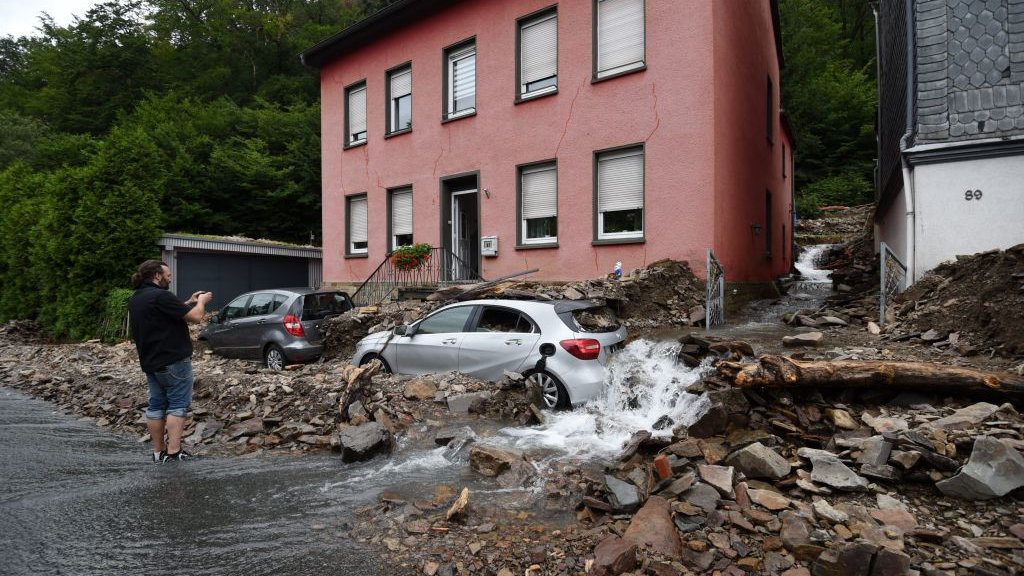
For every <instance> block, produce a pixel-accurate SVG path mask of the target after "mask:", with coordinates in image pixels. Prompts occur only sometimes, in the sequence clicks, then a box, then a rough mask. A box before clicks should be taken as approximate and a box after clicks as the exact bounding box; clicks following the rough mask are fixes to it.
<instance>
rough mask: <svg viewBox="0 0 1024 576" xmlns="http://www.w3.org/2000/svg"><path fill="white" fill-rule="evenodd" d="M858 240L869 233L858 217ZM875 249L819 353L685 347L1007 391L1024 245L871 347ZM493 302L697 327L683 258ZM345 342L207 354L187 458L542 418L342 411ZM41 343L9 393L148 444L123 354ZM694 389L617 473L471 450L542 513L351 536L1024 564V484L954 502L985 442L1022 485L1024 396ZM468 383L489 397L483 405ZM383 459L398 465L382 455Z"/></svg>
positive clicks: (669, 554)
mask: <svg viewBox="0 0 1024 576" xmlns="http://www.w3.org/2000/svg"><path fill="white" fill-rule="evenodd" d="M834 217H835V216H830V218H834ZM862 217H863V216H862V215H861V214H856V215H855V216H851V218H850V220H856V219H858V218H862ZM814 226H816V227H817V228H815V230H816V229H818V228H821V229H826V228H825V227H822V226H819V225H817V224H815V225H814ZM832 228H834V225H833V226H832ZM847 228H848V229H849V230H863V229H864V227H863V226H860V225H857V224H856V223H855V222H854V223H851V222H847ZM813 232H814V230H811V233H810V234H809V235H813ZM851 234H853V233H852V232H851ZM864 246H865V242H864V240H863V238H861V237H857V236H856V235H854V237H853V238H851V239H850V241H849V243H848V244H846V245H844V246H842V247H840V248H839V249H837V250H836V252H835V253H834V254H833V260H834V261H835V264H836V266H838V269H837V273H836V280H837V282H836V284H837V288H840V290H837V291H836V292H835V293H834V294H833V296H832V298H831V299H830V301H829V302H827V303H826V304H825V305H824V306H821V307H820V308H816V309H814V310H806V311H803V312H805V313H804V314H794V315H792V316H791V317H789V318H788V320H789V321H790V322H791V323H792V325H791V332H792V334H794V335H795V334H810V333H815V332H817V333H820V334H821V342H820V343H819V345H818V346H814V347H807V348H798V349H796V348H788V347H785V346H783V344H782V343H781V342H780V341H779V340H778V339H775V338H770V339H762V340H755V341H753V342H751V343H750V347H749V350H748V349H747V348H746V347H745V346H740V345H738V344H737V343H735V342H724V343H723V342H718V343H716V342H713V341H712V342H703V343H700V342H699V339H700V337H701V335H702V334H703V331H700V330H695V331H694V334H695V335H697V336H698V339H697V340H694V339H690V340H687V341H686V343H688V345H690V346H694V348H690V349H688V350H690V351H691V352H694V353H697V352H701V353H703V354H707V353H709V351H710V350H717V351H716V352H715V354H717V355H719V356H729V357H733V358H734V359H736V358H739V357H740V356H747V357H749V356H751V354H750V352H752V353H753V355H758V354H763V353H786V354H791V355H792V354H795V355H797V356H798V357H802V358H806V359H810V360H829V359H858V360H893V361H904V360H923V361H928V362H933V363H936V364H938V365H949V366H961V367H968V368H978V369H983V370H987V371H989V372H991V373H992V374H994V375H995V376H997V377H999V378H1008V379H1012V378H1015V377H1017V376H1019V375H1020V374H1021V373H1022V372H1024V357H1022V348H1021V345H1020V340H1019V338H1020V335H1021V334H1022V333H1024V330H1022V328H1024V327H1022V325H1021V322H1020V316H1019V314H1020V313H1021V310H1024V302H1022V293H1024V291H1022V287H1021V284H1022V283H1024V280H1022V279H1021V273H1022V272H1024V270H1022V269H1021V261H1022V260H1024V253H1022V251H1021V249H1020V248H1015V249H1012V250H1008V251H1005V252H999V253H991V254H984V255H977V256H973V257H969V258H963V259H960V260H959V261H958V262H956V263H953V264H951V265H949V266H944V267H940V268H939V269H938V270H936V276H935V278H934V279H930V280H928V281H927V283H922V284H921V286H919V287H915V289H912V290H911V291H910V292H908V293H907V294H905V295H904V296H903V297H902V298H901V299H900V300H899V301H898V302H897V304H896V306H895V307H893V309H892V310H891V318H890V321H889V322H887V323H886V325H885V326H884V327H880V328H879V329H878V330H877V332H878V333H877V334H876V333H874V332H875V330H874V328H875V327H873V326H872V325H871V323H873V322H874V323H877V322H878V306H877V302H878V300H877V276H875V280H874V282H875V284H874V285H872V282H871V275H872V274H873V273H875V271H876V270H877V264H872V258H873V255H871V256H870V257H866V256H865V254H866V253H867V252H868V251H867V250H865V249H864ZM873 268H874V270H873ZM873 286H874V287H873ZM491 289H493V290H498V291H500V293H501V294H504V295H507V296H515V297H523V296H524V294H529V295H530V297H540V298H545V297H548V298H553V297H573V298H577V297H578V298H597V299H603V300H604V301H605V302H606V303H608V304H609V305H610V306H614V307H616V308H617V309H618V310H619V311H620V313H621V314H623V316H624V317H625V318H626V320H627V323H628V324H629V325H630V326H631V327H632V329H631V334H634V335H637V334H643V333H646V332H647V331H654V330H659V329H664V328H665V327H666V326H669V327H673V329H675V330H679V329H683V330H685V328H686V327H687V326H690V325H694V324H699V323H700V321H701V319H702V312H703V311H702V310H701V309H699V308H698V307H699V304H700V301H701V299H702V289H701V286H700V283H699V282H698V281H696V279H694V278H692V274H689V271H688V269H686V267H685V266H684V265H681V264H679V263H664V262H663V263H657V266H656V267H652V269H651V270H647V271H638V272H636V273H635V274H631V275H629V276H627V278H626V279H625V282H622V281H612V280H608V279H595V280H592V281H589V282H586V283H574V284H573V285H569V286H561V287H553V286H541V285H534V284H530V283H519V282H514V283H504V284H501V285H500V286H494V287H491ZM488 295H495V294H488ZM451 297H452V295H451V294H449V295H448V296H446V298H449V299H450V298H451ZM645 297H646V298H647V299H646V300H645ZM441 301H442V300H438V301H436V302H431V303H425V304H422V305H411V304H403V305H391V306H386V307H381V308H378V309H376V310H366V311H363V312H355V313H353V314H351V315H350V316H349V317H348V318H346V319H344V320H342V321H341V322H342V324H340V326H344V327H347V328H351V327H352V326H359V332H363V333H365V331H369V330H371V329H378V328H379V329H382V328H386V327H389V326H391V325H394V324H397V323H401V322H407V321H410V320H412V319H415V318H416V317H419V315H422V314H423V313H424V311H425V310H427V309H430V308H432V307H436V306H437V305H439V304H440V302H441ZM758 305H759V306H762V307H770V306H772V305H774V303H773V302H762V303H759V304H758ZM1014 307H1015V308H1014ZM826 318H836V319H838V320H840V321H841V322H839V323H836V322H833V321H832V320H825V319H826ZM340 332H341V331H339V332H338V333H339V334H340ZM346 332H347V333H346V335H345V336H336V340H335V344H334V353H333V357H332V358H330V359H327V360H325V361H321V362H318V363H315V364H310V365H305V366H300V367H295V369H292V370H287V371H284V372H280V373H274V372H269V371H266V370H263V369H261V368H259V367H258V366H256V365H255V364H252V363H246V362H242V361H236V360H225V359H220V358H218V357H216V356H212V355H210V354H208V353H205V352H204V351H202V350H198V351H197V353H196V355H195V357H194V364H195V373H196V394H195V403H194V406H193V412H192V415H191V418H190V421H189V424H188V427H187V429H186V434H187V438H186V442H187V444H188V445H189V446H190V447H191V448H192V449H193V450H194V451H195V452H197V453H200V454H206V455H241V454H250V453H256V452H266V453H267V454H303V453H307V452H311V451H328V450H333V451H337V452H338V453H339V457H340V455H342V454H345V453H346V452H345V450H346V446H345V443H346V442H347V440H346V438H347V437H348V435H349V434H350V433H351V432H353V431H355V430H359V429H364V428H365V427H367V426H378V427H379V428H382V429H384V430H386V432H387V433H386V436H387V437H388V441H389V442H390V441H393V440H394V438H396V437H416V438H418V440H419V441H427V442H429V440H430V439H431V437H435V436H436V437H437V441H438V442H444V441H445V440H452V438H450V437H446V436H445V432H444V428H445V424H446V423H447V422H450V421H451V420H452V419H453V418H455V416H453V414H452V410H453V409H454V408H453V407H454V406H455V405H456V404H458V405H459V406H461V408H459V414H460V415H459V416H458V418H468V419H484V420H494V421H502V422H508V423H513V424H519V425H531V424H535V423H536V422H537V418H538V415H537V413H536V412H535V411H534V410H533V409H531V407H530V402H531V399H532V398H531V395H530V391H528V390H524V389H523V388H522V386H521V385H520V384H518V383H517V382H516V381H513V380H509V381H506V382H501V383H485V382H479V381H476V380H473V379H471V378H466V377H464V376H460V375H457V374H446V375H438V376H432V377H425V378H406V377H395V376H390V375H376V376H373V377H372V379H370V380H369V381H368V382H366V384H365V386H364V387H362V388H361V389H360V390H359V391H358V394H356V399H357V403H355V404H353V405H352V406H340V404H339V399H340V398H342V397H344V396H345V394H346V392H347V391H349V390H350V388H351V386H350V383H351V377H352V374H353V372H352V369H353V367H351V366H349V365H348V364H347V362H346V360H347V357H346V354H345V352H346V351H347V350H349V349H350V347H351V346H352V345H353V344H354V342H355V340H354V339H353V338H354V336H353V335H352V334H351V333H348V332H351V330H348V331H346ZM929 332H931V333H929ZM46 342H47V339H46V338H45V335H44V334H42V333H41V332H40V331H39V330H38V329H36V328H35V327H33V326H32V325H30V324H26V323H12V324H8V325H6V326H4V327H2V328H0V385H3V386H6V387H10V388H15V389H19V390H23V391H25V392H27V393H29V394H32V395H34V396H36V397H39V398H42V399H45V400H48V401H50V402H53V403H54V404H56V405H57V406H59V407H60V408H61V409H62V410H64V411H66V412H67V413H69V414H75V415H79V416H85V417H88V418H92V419H93V420H94V421H95V422H96V423H97V425H100V426H104V427H108V428H111V429H112V430H115V431H117V432H118V433H122V434H127V435H131V436H132V437H134V438H137V439H139V440H140V442H145V440H146V436H145V434H146V432H145V426H144V421H143V419H142V415H141V412H142V409H143V408H144V406H145V404H146V397H145V385H144V377H143V376H142V374H141V373H140V372H139V371H138V367H137V359H136V355H135V352H134V348H133V347H132V346H131V345H130V344H128V343H122V344H118V345H115V346H110V345H104V344H100V343H97V342H90V343H82V344H63V345H57V344H48V343H46ZM702 346H703V348H702ZM708 346H710V347H711V348H710V349H709V348H708ZM748 359H749V358H748ZM691 391H692V392H695V393H700V394H702V395H704V396H706V397H707V398H708V399H709V402H708V406H710V408H708V410H707V411H706V412H704V413H703V414H702V415H701V417H700V418H699V419H698V421H696V422H694V423H693V425H692V426H690V427H685V426H681V425H679V424H678V423H669V424H667V425H668V426H669V427H670V428H671V429H672V434H671V436H669V437H662V438H652V437H650V434H649V433H645V431H638V433H637V435H635V437H634V441H633V442H632V443H630V444H628V445H626V446H624V447H623V452H622V454H621V455H620V457H619V458H617V459H615V460H613V461H607V462H605V461H602V462H572V463H569V462H566V463H563V464H560V465H558V466H556V467H555V468H553V469H547V470H545V471H544V472H540V471H538V470H537V469H535V468H534V467H533V466H532V465H530V464H529V455H526V454H515V453H502V451H497V450H490V449H488V448H487V447H486V446H485V445H481V446H476V445H470V446H467V447H466V448H465V449H466V450H471V451H472V455H471V457H470V464H469V466H470V467H471V468H472V469H473V471H474V472H475V473H476V474H477V475H478V476H479V477H480V478H481V481H484V482H494V483H495V485H497V486H508V487H517V486H519V487H521V486H531V487H533V488H532V489H533V490H541V491H542V492H543V494H544V499H543V501H544V502H545V504H544V505H543V506H542V508H543V510H537V509H531V508H525V509H514V508H513V509H510V508H499V507H496V506H495V505H494V504H491V503H488V502H482V501H478V500H476V499H475V498H474V496H473V494H469V495H468V499H467V500H466V501H465V502H464V503H463V505H462V507H461V508H460V506H459V500H458V496H459V493H460V492H461V488H462V487H460V486H437V487H434V489H433V492H434V494H435V496H434V497H433V498H431V499H423V498H421V497H413V496H410V495H405V494H392V493H385V494H382V495H381V498H380V502H379V503H378V504H377V505H375V506H372V507H369V508H367V509H365V510H361V511H359V515H360V518H361V519H362V520H363V522H361V523H360V524H359V525H358V526H356V527H353V528H352V529H351V531H350V532H348V533H347V534H346V535H347V536H349V537H352V538H356V539H358V540H361V541H364V542H368V543H370V544H372V545H374V546H375V547H376V549H377V550H378V551H379V553H380V554H381V556H382V557H384V558H386V559H388V560H390V561H392V562H394V563H395V564H396V565H398V566H401V570H405V571H406V572H403V573H408V574H428V575H433V574H498V575H501V576H511V575H513V574H514V575H519V574H527V575H530V574H587V573H593V574H658V575H670V574H691V573H693V574H703V573H708V574H711V573H714V574H735V575H737V576H738V575H740V574H785V575H787V576H802V575H804V574H850V575H854V574H858V575H859V574H872V575H873V574H879V575H883V574H925V575H928V576H932V575H940V574H985V575H988V574H992V575H1009V574H1020V573H1024V520H1022V519H1024V493H1022V489H1021V488H1020V487H1010V488H1009V489H1008V490H1006V491H1005V492H1004V491H1003V489H1004V488H1007V486H1012V484H1010V485H1000V486H991V484H998V482H995V481H989V482H988V484H986V483H985V482H981V484H984V485H986V486H988V487H989V488H992V489H995V490H996V491H997V492H1000V494H999V495H994V494H993V495H992V497H991V498H988V499H979V497H978V496H979V494H977V493H972V494H970V495H968V496H967V497H954V496H951V495H949V494H947V493H946V492H945V491H944V490H945V489H948V486H949V483H950V482H956V481H954V480H952V479H954V478H957V477H958V476H960V475H961V474H963V473H965V471H966V470H968V469H971V465H970V463H971V462H972V460H973V459H975V458H981V455H980V453H981V450H980V449H979V446H980V447H986V449H987V450H988V452H986V454H988V453H989V452H999V453H1000V454H1001V455H1002V457H1003V458H1004V460H1002V461H1001V462H1002V464H1000V466H1002V468H1000V469H1001V470H1003V471H1004V472H1005V473H1004V474H1003V475H1002V476H1003V477H1004V478H1005V479H1011V480H1012V479H1014V478H1017V477H1018V474H1019V475H1020V477H1021V478H1024V465H1020V466H1018V464H1017V460H1015V458H1016V459H1020V458H1021V452H1022V450H1024V419H1022V418H1021V416H1020V413H1019V411H1020V410H1021V409H1024V405H1022V404H1021V402H1020V399H1019V398H1016V397H1000V395H998V394H997V395H994V396H990V397H987V398H968V397H960V396H950V395H948V394H941V395H939V394H931V395H929V394H919V393H915V394H903V393H900V392H899V391H897V390H877V389H874V390H862V391H854V390H838V391H804V392H799V391H797V392H792V391H769V390H754V391H739V390H738V389H736V388H734V387H732V386H731V384H730V382H729V381H728V379H727V378H724V377H722V376H720V375H717V374H715V373H714V372H713V371H709V372H708V373H707V377H706V378H705V380H703V381H702V382H701V383H700V384H698V385H697V386H696V387H695V388H694V389H693V390H691ZM479 392H491V393H494V394H493V395H490V396H489V397H487V398H483V397H481V398H475V397H474V396H473V395H474V394H475V393H479ZM464 411H468V413H465V414H464V413H463V412H464ZM539 417H540V418H543V415H540V416H539ZM378 448H379V449H380V450H385V451H386V450H387V442H384V443H383V445H382V446H380V447H378ZM820 451H824V452H820ZM755 452H756V454H753V455H751V454H750V453H755ZM826 452H827V454H825V453H826ZM975 452H978V454H979V455H978V456H975ZM1014 455H1016V456H1014ZM144 457H145V458H148V456H147V454H146V450H144V449H142V448H140V461H142V460H143V459H145V458H144ZM377 457H378V458H380V457H386V456H377ZM989 462H991V461H989ZM965 465H966V468H965ZM1015 466H1018V467H1016V468H1015ZM1018 468H1019V469H1018ZM826 470H827V471H829V472H830V474H828V473H826ZM538 474H539V475H540V476H538ZM990 480H991V479H990ZM1007 481H1010V480H1007ZM940 485H941V486H944V487H947V488H944V489H940V488H939V486H940ZM553 512H554V513H553Z"/></svg>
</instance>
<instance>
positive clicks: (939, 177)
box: [883, 156, 1024, 280]
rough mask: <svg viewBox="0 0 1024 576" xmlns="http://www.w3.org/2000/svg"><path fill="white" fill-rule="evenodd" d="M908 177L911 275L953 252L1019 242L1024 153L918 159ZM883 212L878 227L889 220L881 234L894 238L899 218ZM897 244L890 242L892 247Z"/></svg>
mask: <svg viewBox="0 0 1024 576" xmlns="http://www.w3.org/2000/svg"><path fill="white" fill-rule="evenodd" d="M913 178H914V190H915V194H914V197H915V202H916V204H917V206H916V218H915V227H916V231H917V234H916V244H917V250H916V266H915V268H916V274H915V278H914V279H915V280H918V279H920V278H921V276H922V275H923V274H924V273H925V272H926V271H928V270H931V269H933V268H935V267H936V266H938V265H939V264H941V263H942V262H945V261H947V260H953V259H954V258H955V257H956V255H958V254H975V253H978V252H984V251H987V250H992V249H996V248H999V249H1005V248H1009V247H1011V246H1015V245H1017V244H1020V243H1022V242H1024V156H1007V157H1001V158H984V159H974V160H963V161H959V162H947V163H937V164H923V165H918V166H916V167H915V169H914V172H913ZM969 191H970V194H969V196H970V198H971V199H970V200H968V199H967V197H968V192H969ZM979 193H980V194H979ZM901 196H902V194H901ZM896 204H898V201H897V202H895V203H894V207H893V208H892V209H890V210H889V213H890V214H893V215H895V214H896V213H897V212H898V208H897V207H896ZM886 217H887V221H886V226H883V229H886V228H887V227H888V226H889V225H890V220H891V228H889V229H888V230H886V232H885V235H890V234H891V235H892V237H894V238H895V237H896V235H897V230H898V226H899V225H898V224H897V222H896V221H897V220H899V218H895V217H894V218H889V215H888V214H887V215H886ZM883 239H884V236H883ZM886 243H889V241H888V240H886ZM896 244H897V242H895V241H894V242H893V243H891V245H892V248H893V250H894V251H896V250H897V248H896Z"/></svg>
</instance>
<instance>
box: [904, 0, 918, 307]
mask: <svg viewBox="0 0 1024 576" xmlns="http://www.w3.org/2000/svg"><path fill="white" fill-rule="evenodd" d="M913 4H914V2H913V0H904V7H905V10H906V12H905V17H906V33H905V36H906V41H907V47H906V48H907V96H906V127H907V131H906V132H905V133H904V134H903V137H902V138H900V163H901V165H902V168H903V189H904V191H905V193H906V197H907V213H906V218H907V222H906V226H907V230H906V237H907V246H906V258H907V261H906V265H907V286H909V285H910V284H913V283H914V282H916V281H917V258H916V257H915V255H916V253H917V222H916V220H917V215H916V210H917V207H916V206H917V202H916V196H915V192H914V174H913V170H911V168H910V162H909V160H908V159H907V152H906V150H907V148H909V142H910V139H911V138H913V136H914V100H913V98H914V32H913V31H914V7H913ZM904 288H906V286H904Z"/></svg>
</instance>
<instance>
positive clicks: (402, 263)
mask: <svg viewBox="0 0 1024 576" xmlns="http://www.w3.org/2000/svg"><path fill="white" fill-rule="evenodd" d="M428 260H430V244H426V243H423V244H413V245H411V246H402V247H399V248H396V249H395V251H394V252H392V253H391V265H392V266H394V267H395V269H396V270H416V269H417V268H419V267H420V266H422V265H423V264H424V263H425V262H427V261H428Z"/></svg>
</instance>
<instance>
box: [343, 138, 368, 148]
mask: <svg viewBox="0 0 1024 576" xmlns="http://www.w3.org/2000/svg"><path fill="white" fill-rule="evenodd" d="M360 146H366V140H360V141H359V142H355V143H353V144H345V146H344V147H343V148H342V150H351V149H352V148H359V147H360Z"/></svg>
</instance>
